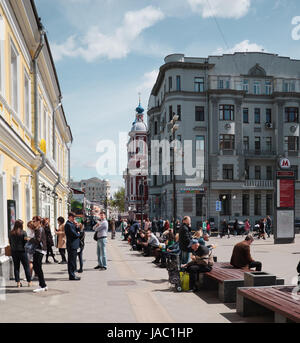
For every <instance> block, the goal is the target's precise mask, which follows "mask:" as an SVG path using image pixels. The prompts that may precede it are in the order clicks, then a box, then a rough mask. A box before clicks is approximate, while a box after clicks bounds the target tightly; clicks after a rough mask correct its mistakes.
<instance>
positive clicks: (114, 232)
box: [110, 218, 116, 239]
mask: <svg viewBox="0 0 300 343" xmlns="http://www.w3.org/2000/svg"><path fill="white" fill-rule="evenodd" d="M110 227H111V239H115V237H116V222H115V219H114V218H112V220H111V221H110Z"/></svg>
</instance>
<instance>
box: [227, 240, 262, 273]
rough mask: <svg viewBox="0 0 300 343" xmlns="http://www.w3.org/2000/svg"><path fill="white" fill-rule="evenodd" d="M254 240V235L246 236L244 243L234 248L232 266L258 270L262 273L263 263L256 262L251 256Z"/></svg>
mask: <svg viewBox="0 0 300 343" xmlns="http://www.w3.org/2000/svg"><path fill="white" fill-rule="evenodd" d="M253 240H254V238H253V236H252V235H248V236H246V238H245V240H244V241H243V242H240V243H238V244H236V245H235V246H234V248H233V252H232V256H231V261H230V264H231V265H232V266H234V267H236V268H249V269H251V268H256V271H257V272H260V271H261V268H262V264H261V262H258V261H254V260H253V258H252V257H251V254H250V245H251V244H252V242H253Z"/></svg>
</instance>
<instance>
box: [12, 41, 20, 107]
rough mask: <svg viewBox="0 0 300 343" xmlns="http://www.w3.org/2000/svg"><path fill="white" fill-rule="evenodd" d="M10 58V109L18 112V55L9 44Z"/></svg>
mask: <svg viewBox="0 0 300 343" xmlns="http://www.w3.org/2000/svg"><path fill="white" fill-rule="evenodd" d="M10 51H11V57H10V72H11V105H12V108H13V109H14V110H15V111H16V112H18V106H19V99H18V95H19V94H18V93H19V89H18V84H19V81H18V53H17V49H16V48H15V47H14V45H13V43H11V49H10Z"/></svg>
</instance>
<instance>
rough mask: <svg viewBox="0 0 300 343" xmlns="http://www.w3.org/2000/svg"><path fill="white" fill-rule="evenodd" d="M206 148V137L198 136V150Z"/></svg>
mask: <svg viewBox="0 0 300 343" xmlns="http://www.w3.org/2000/svg"><path fill="white" fill-rule="evenodd" d="M204 149H205V137H204V136H196V151H197V150H204Z"/></svg>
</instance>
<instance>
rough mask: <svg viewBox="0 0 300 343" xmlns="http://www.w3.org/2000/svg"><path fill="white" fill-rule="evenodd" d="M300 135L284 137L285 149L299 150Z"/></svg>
mask: <svg viewBox="0 0 300 343" xmlns="http://www.w3.org/2000/svg"><path fill="white" fill-rule="evenodd" d="M298 146H299V137H295V136H288V137H284V149H285V151H298Z"/></svg>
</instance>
